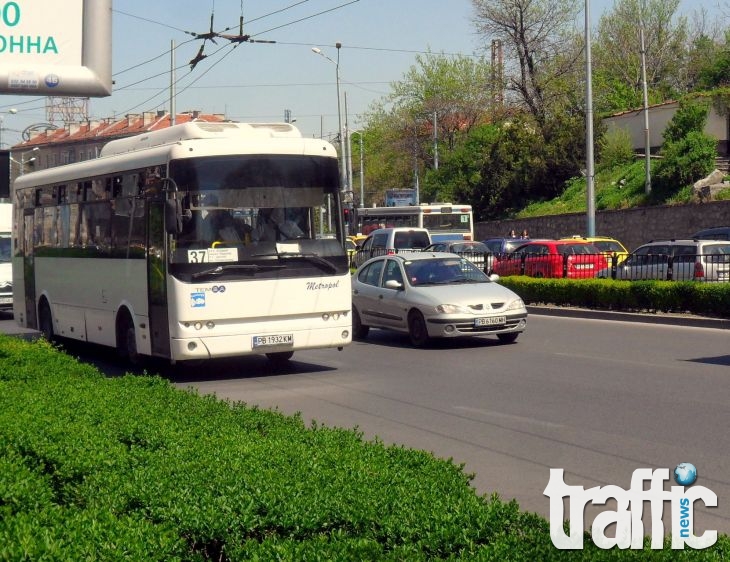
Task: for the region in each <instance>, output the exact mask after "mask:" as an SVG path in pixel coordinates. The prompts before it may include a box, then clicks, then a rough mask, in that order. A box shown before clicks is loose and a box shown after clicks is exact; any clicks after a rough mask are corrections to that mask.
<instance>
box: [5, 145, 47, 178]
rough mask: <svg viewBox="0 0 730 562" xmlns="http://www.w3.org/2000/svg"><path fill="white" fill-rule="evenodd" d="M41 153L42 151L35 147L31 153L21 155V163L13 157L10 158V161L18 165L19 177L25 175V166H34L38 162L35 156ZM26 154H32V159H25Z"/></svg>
mask: <svg viewBox="0 0 730 562" xmlns="http://www.w3.org/2000/svg"><path fill="white" fill-rule="evenodd" d="M39 151H40V149H39V148H38V147H37V146H35V147H33V148H32V149H31V150H30V151H28V152H23V153H21V155H20V161H18V160H16V159H15V158H13V157H12V156H11V157H10V160H11V161H12V162H15V163H16V164H17V165H18V175H19V176H22V175H23V174H24V173H25V165H26V164H32V163H33V162H35V161H36V156H35V155H36V154H37V153H38V152H39ZM26 154H30V158H27V159H26V157H25V155H26Z"/></svg>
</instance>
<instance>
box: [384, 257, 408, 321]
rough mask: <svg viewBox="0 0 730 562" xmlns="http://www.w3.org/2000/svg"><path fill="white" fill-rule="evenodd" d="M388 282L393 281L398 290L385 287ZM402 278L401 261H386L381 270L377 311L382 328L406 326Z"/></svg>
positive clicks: (404, 293) (406, 308)
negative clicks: (397, 285) (398, 286)
mask: <svg viewBox="0 0 730 562" xmlns="http://www.w3.org/2000/svg"><path fill="white" fill-rule="evenodd" d="M388 281H395V282H397V283H398V284H399V285H400V288H390V287H386V283H387V282H388ZM404 289H405V285H404V278H403V270H402V268H401V261H400V260H396V259H388V260H386V262H385V267H384V268H383V275H382V279H381V283H380V291H379V294H378V297H377V298H378V301H379V302H378V310H379V311H380V318H381V320H382V322H383V325H384V326H389V327H392V328H401V329H402V328H405V327H406V326H407V321H406V314H407V312H408V306H407V305H406V304H405V303H404V300H405V298H406V291H405V290H404Z"/></svg>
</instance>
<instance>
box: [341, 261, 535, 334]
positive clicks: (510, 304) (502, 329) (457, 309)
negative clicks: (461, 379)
mask: <svg viewBox="0 0 730 562" xmlns="http://www.w3.org/2000/svg"><path fill="white" fill-rule="evenodd" d="M498 279H499V277H497V276H496V275H493V276H491V277H489V276H487V275H486V274H485V273H484V272H482V271H481V270H480V269H479V268H478V267H476V266H475V265H474V264H473V263H472V262H470V261H469V260H467V259H466V258H462V257H459V256H455V255H453V254H447V253H443V252H433V253H430V252H429V253H426V252H421V253H415V254H408V255H399V254H392V255H385V256H379V257H376V258H373V259H371V260H369V261H367V262H366V263H364V264H363V265H362V266H360V267H359V268H358V270H357V271H356V272H355V274H354V276H353V279H352V330H353V336H354V337H355V338H358V339H362V338H364V337H366V336H367V334H368V331H369V329H370V328H371V327H372V328H384V329H389V330H395V331H398V332H404V333H407V334H408V335H409V336H410V339H411V342H412V343H413V345H415V346H416V347H422V346H424V345H426V344H427V343H428V341H429V339H430V338H449V337H457V336H485V335H496V336H497V337H498V338H499V339H500V341H502V342H505V343H511V342H514V341H515V340H516V339H517V336H518V335H519V334H520V333H522V332H523V331H524V330H525V327H526V326H527V309H526V308H525V303H524V302H522V299H521V298H520V297H519V296H518V295H517V294H515V293H514V292H512V291H511V290H510V289H507V288H506V287H503V286H502V285H500V284H498V283H496V281H497V280H498Z"/></svg>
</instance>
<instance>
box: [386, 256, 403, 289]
mask: <svg viewBox="0 0 730 562" xmlns="http://www.w3.org/2000/svg"><path fill="white" fill-rule="evenodd" d="M386 281H398V283H401V284H402V283H403V273H401V270H400V264H399V263H398V262H397V261H396V260H388V261H387V262H386V264H385V273H384V275H383V286H385V282H386Z"/></svg>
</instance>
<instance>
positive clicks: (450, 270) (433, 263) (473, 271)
mask: <svg viewBox="0 0 730 562" xmlns="http://www.w3.org/2000/svg"><path fill="white" fill-rule="evenodd" d="M404 267H405V270H406V277H407V278H408V282H409V283H410V284H411V285H412V286H414V287H418V286H423V285H452V284H457V283H490V280H489V277H487V276H486V275H485V274H484V273H483V272H482V271H481V270H480V269H479V268H478V267H475V266H474V264H472V263H471V262H470V261H469V260H467V259H464V258H435V259H428V260H413V261H406V262H405V263H404Z"/></svg>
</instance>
